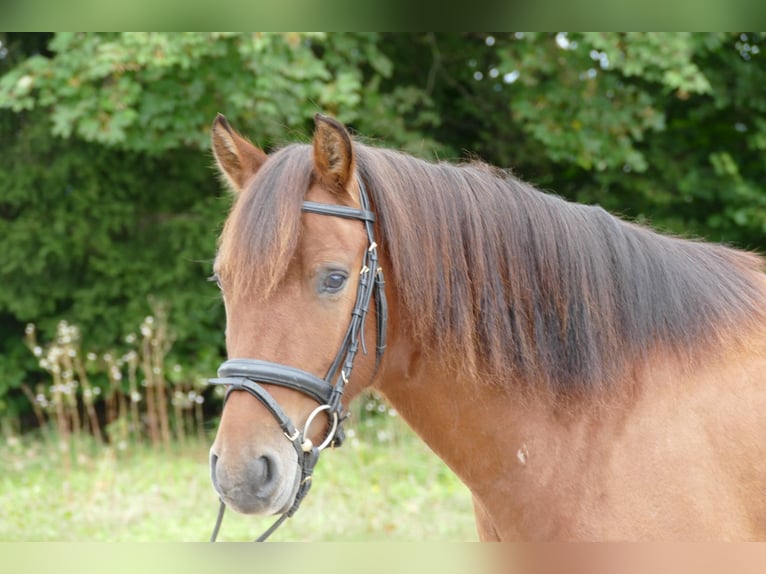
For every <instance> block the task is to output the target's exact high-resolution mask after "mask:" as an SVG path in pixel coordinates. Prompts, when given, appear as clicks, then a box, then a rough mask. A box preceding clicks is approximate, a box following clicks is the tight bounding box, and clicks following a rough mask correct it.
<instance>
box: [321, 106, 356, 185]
mask: <svg viewBox="0 0 766 574" xmlns="http://www.w3.org/2000/svg"><path fill="white" fill-rule="evenodd" d="M314 126H315V127H314V142H313V145H314V168H315V170H316V173H317V175H318V176H319V180H320V181H321V182H322V183H324V184H325V185H327V186H328V187H330V188H334V189H336V190H338V191H340V190H345V189H346V186H347V185H348V183H349V181H350V180H351V176H352V174H353V172H354V151H353V147H352V145H351V136H349V135H348V132H347V131H346V128H345V127H343V124H341V123H340V122H339V121H337V120H335V119H333V118H329V117H327V116H323V115H322V114H316V115H315V116H314Z"/></svg>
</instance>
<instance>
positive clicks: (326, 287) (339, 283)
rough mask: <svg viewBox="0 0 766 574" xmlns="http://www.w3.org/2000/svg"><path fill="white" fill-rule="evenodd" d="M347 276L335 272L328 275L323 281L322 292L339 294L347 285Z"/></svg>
mask: <svg viewBox="0 0 766 574" xmlns="http://www.w3.org/2000/svg"><path fill="white" fill-rule="evenodd" d="M346 279H347V277H346V274H345V273H340V272H337V271H334V272H333V273H330V274H329V275H327V276H326V277H325V278H324V280H323V281H322V291H324V292H326V293H337V292H338V291H340V290H341V289H343V286H344V285H345V284H346Z"/></svg>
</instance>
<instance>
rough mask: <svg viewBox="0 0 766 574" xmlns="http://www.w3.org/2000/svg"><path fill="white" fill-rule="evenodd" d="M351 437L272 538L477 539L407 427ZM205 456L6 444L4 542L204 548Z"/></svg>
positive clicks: (208, 501)
mask: <svg viewBox="0 0 766 574" xmlns="http://www.w3.org/2000/svg"><path fill="white" fill-rule="evenodd" d="M350 428H351V429H353V431H355V432H352V433H351V434H352V435H353V436H351V437H350V439H349V440H348V443H347V444H346V445H344V447H343V448H342V449H338V450H337V451H334V452H326V453H325V454H323V456H322V459H321V460H320V462H319V465H318V466H317V469H316V471H315V475H314V478H315V483H314V486H313V488H312V491H311V493H310V494H309V496H308V498H307V499H306V500H305V501H304V502H303V505H302V507H301V509H300V510H299V511H298V513H297V514H296V515H295V516H293V517H292V518H291V519H289V520H288V521H287V522H286V523H285V524H284V525H283V526H282V527H281V528H280V529H279V530H278V531H277V532H276V534H275V535H274V536H273V537H272V539H273V540H276V541H280V540H281V541H291V540H302V541H379V540H380V541H383V540H385V541H392V540H393V541H426V540H427V541H470V540H476V538H477V537H476V531H475V527H474V521H473V513H472V506H471V499H470V494H469V492H468V490H467V489H466V488H465V487H464V486H463V485H462V483H460V482H459V481H458V479H457V478H455V476H454V475H452V473H451V472H450V471H449V470H448V469H447V468H446V466H445V465H444V464H443V463H442V462H441V461H440V460H439V459H438V458H437V457H436V456H434V455H433V453H431V452H430V451H429V450H428V448H427V447H426V446H425V445H424V444H422V443H421V442H420V440H419V439H418V438H417V437H415V436H414V435H413V434H412V432H411V431H410V430H409V429H407V428H406V427H405V425H404V424H403V423H402V422H401V420H399V419H398V418H396V417H391V418H388V419H386V420H383V421H377V422H375V423H374V424H370V425H367V426H366V427H364V426H363V428H356V429H354V425H350ZM208 446H209V444H207V443H202V442H195V443H193V444H188V445H187V446H185V447H184V448H181V447H174V448H173V450H172V452H165V451H162V450H152V449H149V448H147V447H143V448H136V449H134V450H133V451H132V452H127V453H126V452H120V453H117V452H115V451H114V450H113V449H107V448H104V447H95V446H92V445H81V447H80V448H79V449H78V452H77V453H76V454H74V455H70V456H67V457H65V456H64V455H62V454H57V452H56V448H55V447H54V446H52V445H51V444H50V443H47V444H46V443H44V442H42V441H40V440H31V439H18V438H16V437H6V439H5V444H4V445H3V446H2V447H0V541H204V540H207V539H208V537H209V535H210V531H211V529H212V526H213V523H214V520H215V516H216V512H217V509H218V502H217V498H216V495H215V493H214V491H213V489H212V486H211V485H210V480H209V478H208V464H207V448H208ZM67 460H69V465H67V464H66V461H67ZM67 466H69V467H70V468H67ZM272 521H273V518H272V517H265V518H264V517H252V516H242V515H238V514H236V513H234V512H231V511H227V513H226V516H225V518H224V522H223V527H222V529H221V533H220V536H219V540H224V541H233V540H250V539H252V538H254V537H255V536H257V535H258V534H260V533H261V531H262V530H264V529H265V528H266V527H267V526H268V525H270V524H271V522H272Z"/></svg>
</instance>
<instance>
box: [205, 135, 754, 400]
mask: <svg viewBox="0 0 766 574" xmlns="http://www.w3.org/2000/svg"><path fill="white" fill-rule="evenodd" d="M354 152H355V155H356V164H357V170H358V172H359V174H360V176H361V177H362V178H363V180H364V181H365V183H366V185H367V188H368V190H369V192H370V194H371V199H372V202H373V208H374V210H375V212H376V214H377V217H378V226H379V232H380V237H381V240H380V243H381V252H382V254H383V255H384V256H385V257H386V258H387V259H388V260H389V261H390V264H391V271H392V275H393V277H389V278H387V282H388V283H389V284H391V285H393V288H394V289H395V290H396V293H397V301H398V302H399V305H400V308H399V315H400V316H401V319H402V321H403V324H404V328H406V329H407V330H408V332H409V334H410V336H411V338H412V339H413V340H414V341H415V342H416V343H418V344H419V346H420V347H421V348H422V350H423V351H424V352H427V353H432V354H433V356H434V357H439V358H440V360H443V361H445V362H446V363H447V364H448V365H451V366H452V367H453V368H454V369H455V372H456V374H460V375H464V376H467V377H472V378H476V377H479V376H481V377H489V378H490V379H492V380H495V381H506V380H511V379H517V380H521V379H523V380H528V381H535V382H538V383H539V384H543V385H545V386H546V387H547V388H550V389H553V390H560V389H573V388H575V389H593V388H600V387H603V386H606V385H608V384H609V382H610V381H612V380H614V379H615V378H617V377H618V376H619V374H620V373H621V372H622V371H623V370H624V369H625V367H626V365H630V364H633V363H634V362H635V361H641V360H642V359H645V358H647V357H648V355H649V353H651V352H652V351H654V350H657V349H664V350H667V351H669V352H672V353H674V354H675V355H676V356H677V357H678V359H679V360H682V361H686V362H688V363H690V364H691V363H694V362H695V361H698V360H700V359H701V358H702V357H703V356H707V355H709V354H710V353H713V352H715V350H716V349H720V348H723V347H727V348H730V345H731V344H745V343H746V337H747V336H748V335H747V334H748V332H749V331H752V329H753V328H759V327H761V326H762V325H764V324H766V321H764V320H765V319H766V316H765V315H766V311H765V310H764V289H763V276H762V270H763V268H764V265H763V263H764V262H763V260H762V259H761V258H760V257H759V256H757V255H755V254H752V253H746V252H742V251H737V250H734V249H730V248H727V247H724V246H720V245H714V244H710V243H704V242H699V241H690V240H686V239H680V238H676V237H670V236H666V235H660V234H658V233H655V232H654V231H652V230H650V229H648V228H644V227H641V226H638V225H635V224H631V223H628V222H625V221H622V220H620V219H618V218H616V217H614V216H612V215H610V214H608V213H607V212H606V211H604V210H603V209H601V208H599V207H593V206H586V205H580V204H575V203H570V202H567V201H565V200H563V199H561V198H558V197H556V196H553V195H549V194H545V193H543V192H541V191H539V190H537V189H535V188H534V187H532V186H531V185H529V184H526V183H524V182H522V181H520V180H518V179H516V178H514V177H512V176H511V175H509V174H507V173H505V172H503V171H500V170H497V169H495V168H492V167H490V166H487V165H485V164H482V163H470V164H465V165H455V164H450V163H429V162H426V161H422V160H419V159H416V158H414V157H411V156H408V155H406V154H403V153H399V152H395V151H391V150H386V149H379V148H373V147H369V146H365V145H363V144H360V143H355V147H354ZM261 171H262V172H264V173H261V172H259V173H258V175H257V176H256V179H255V181H254V183H253V185H252V186H251V188H250V189H249V190H248V191H247V192H245V193H244V194H243V197H241V198H240V199H239V200H238V202H237V205H235V208H234V211H233V212H232V215H231V216H230V218H229V220H228V221H227V224H226V227H225V229H224V233H223V235H222V238H221V252H220V253H219V260H221V259H222V260H223V262H224V263H226V264H227V265H228V266H229V267H230V268H231V269H238V270H240V271H239V273H240V274H242V273H244V270H248V271H247V273H248V274H249V275H248V277H250V279H251V281H250V283H249V284H250V285H251V286H252V287H254V288H260V289H268V290H271V289H274V288H276V286H277V285H278V282H279V279H280V277H281V276H282V275H283V274H284V271H285V270H286V268H287V265H288V263H289V259H290V257H291V256H292V252H293V251H294V249H295V246H296V241H297V240H296V237H297V234H298V232H299V229H300V225H299V220H300V202H301V200H302V196H303V194H304V193H305V191H306V190H307V189H308V185H309V182H310V177H311V176H310V173H311V153H310V148H309V147H308V146H305V145H292V146H289V147H287V148H284V149H282V150H280V151H279V152H277V153H276V154H274V155H272V156H271V157H270V160H269V161H268V162H267V163H266V166H265V167H264V168H263V169H262V170H261ZM296 174H298V175H296Z"/></svg>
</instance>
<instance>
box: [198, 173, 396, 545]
mask: <svg viewBox="0 0 766 574" xmlns="http://www.w3.org/2000/svg"><path fill="white" fill-rule="evenodd" d="M357 181H358V183H359V200H360V206H361V208H360V209H355V208H353V207H346V206H342V205H331V204H327V203H317V202H314V201H304V202H303V207H302V210H303V212H304V213H316V214H319V215H330V216H333V217H343V218H345V219H357V220H360V221H362V222H363V223H364V228H365V231H366V233H367V241H368V247H367V249H366V250H365V253H364V258H363V261H362V269H361V271H360V278H359V285H358V287H357V291H356V302H355V304H354V309H353V311H352V312H351V320H350V322H349V326H348V329H347V330H346V335H345V336H344V338H343V342H342V343H341V346H340V349H339V350H338V353H337V354H336V355H335V359H334V360H333V362H332V364H331V365H330V368H329V369H328V370H327V374H326V375H325V376H324V379H320V378H319V377H317V376H315V375H313V374H311V373H309V372H307V371H303V370H301V369H296V368H294V367H290V366H287V365H282V364H280V363H272V362H270V361H261V360H258V359H230V360H228V361H225V362H224V363H223V364H221V366H220V367H219V368H218V378H215V379H211V380H210V381H209V382H210V384H212V385H227V386H228V389H227V390H226V395H225V398H224V406H225V405H226V399H228V397H229V395H231V393H232V392H234V391H247V392H248V393H250V394H251V395H253V396H254V397H255V398H256V399H258V400H259V401H260V402H261V403H262V404H263V406H264V407H266V409H267V410H268V411H269V412H270V413H271V414H272V416H273V417H274V418H275V419H276V420H277V422H278V423H279V426H280V428H281V429H282V432H283V433H284V435H285V437H287V440H289V441H290V443H291V444H292V445H293V447H294V448H295V452H296V454H297V456H298V462H299V466H300V472H301V476H300V482H299V486H298V492H297V493H296V495H295V500H294V502H293V504H292V506H291V507H290V508H289V509H288V510H287V511H286V512H284V513H283V514H282V515H281V516H280V517H279V518H278V519H277V521H276V522H275V523H274V524H272V525H271V527H269V529H268V530H266V532H264V533H263V534H261V536H259V537H258V538H257V539H256V542H263V541H264V540H266V539H267V538H268V537H269V536H270V535H271V534H272V533H273V532H274V531H275V530H276V529H277V528H278V527H279V526H280V525H281V524H282V523H283V522H284V521H285V520H287V518H289V517H290V516H292V515H293V514H295V512H296V511H297V510H298V507H299V506H300V503H301V502H302V500H303V499H304V498H305V497H306V495H307V494H308V492H309V489H310V488H311V476H312V473H313V470H314V466H315V465H316V463H317V461H318V460H319V453H320V452H321V451H322V450H324V449H325V448H326V447H328V446H340V445H341V443H342V442H343V438H344V433H343V421H344V420H345V419H346V418H347V417H348V414H347V413H344V412H343V405H342V404H341V398H342V397H343V391H344V390H345V387H346V384H347V383H348V379H349V377H350V376H351V370H352V369H353V366H354V358H355V357H356V354H357V352H358V351H359V348H360V346H361V348H362V351H363V352H364V353H365V354H367V347H366V345H365V340H364V325H365V320H366V319H367V312H368V310H369V308H370V302H371V301H372V298H373V297H374V298H375V316H376V322H377V341H376V348H375V371H376V372H377V369H378V367H379V365H380V361H381V359H382V357H383V351H384V350H385V348H386V320H387V317H388V310H387V306H386V295H385V285H384V281H383V270H382V269H381V268H380V266H379V264H378V249H377V247H378V245H377V243H375V229H374V222H375V215H374V214H373V213H372V211H370V200H369V197H368V195H367V190H366V189H365V187H364V183H362V180H361V178H357ZM373 376H374V375H373ZM333 381H335V384H333ZM263 383H266V384H271V385H278V386H282V387H286V388H288V389H292V390H295V391H299V392H301V393H304V394H306V395H308V396H309V397H311V398H312V399H314V400H315V401H316V402H317V403H319V405H320V406H318V407H317V408H316V409H315V410H314V411H313V412H312V413H311V414H310V415H309V417H308V419H307V420H306V424H305V426H304V428H303V431H299V430H298V429H297V428H295V425H294V424H293V422H292V421H291V420H290V417H288V416H287V415H286V414H285V412H284V411H283V410H282V408H281V407H280V406H279V404H278V403H277V402H276V401H275V400H274V398H273V397H272V396H271V395H270V394H269V392H268V391H267V390H266V389H265V388H264V387H263V386H262V384H263ZM322 411H327V416H328V417H329V419H330V421H331V422H330V425H331V428H330V430H329V431H328V434H327V436H326V437H325V439H324V440H323V441H322V443H321V444H319V445H314V444H313V443H312V441H311V440H310V439H309V438H308V435H309V428H310V426H311V423H312V422H313V421H314V418H315V417H316V416H317V415H318V414H319V413H321V412H322ZM225 509H226V504H225V503H224V502H223V500H221V504H220V508H219V511H218V518H217V520H216V524H215V527H214V529H213V533H212V535H211V537H210V541H211V542H215V539H216V537H217V536H218V530H219V529H220V527H221V521H222V520H223V513H224V510H225Z"/></svg>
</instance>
